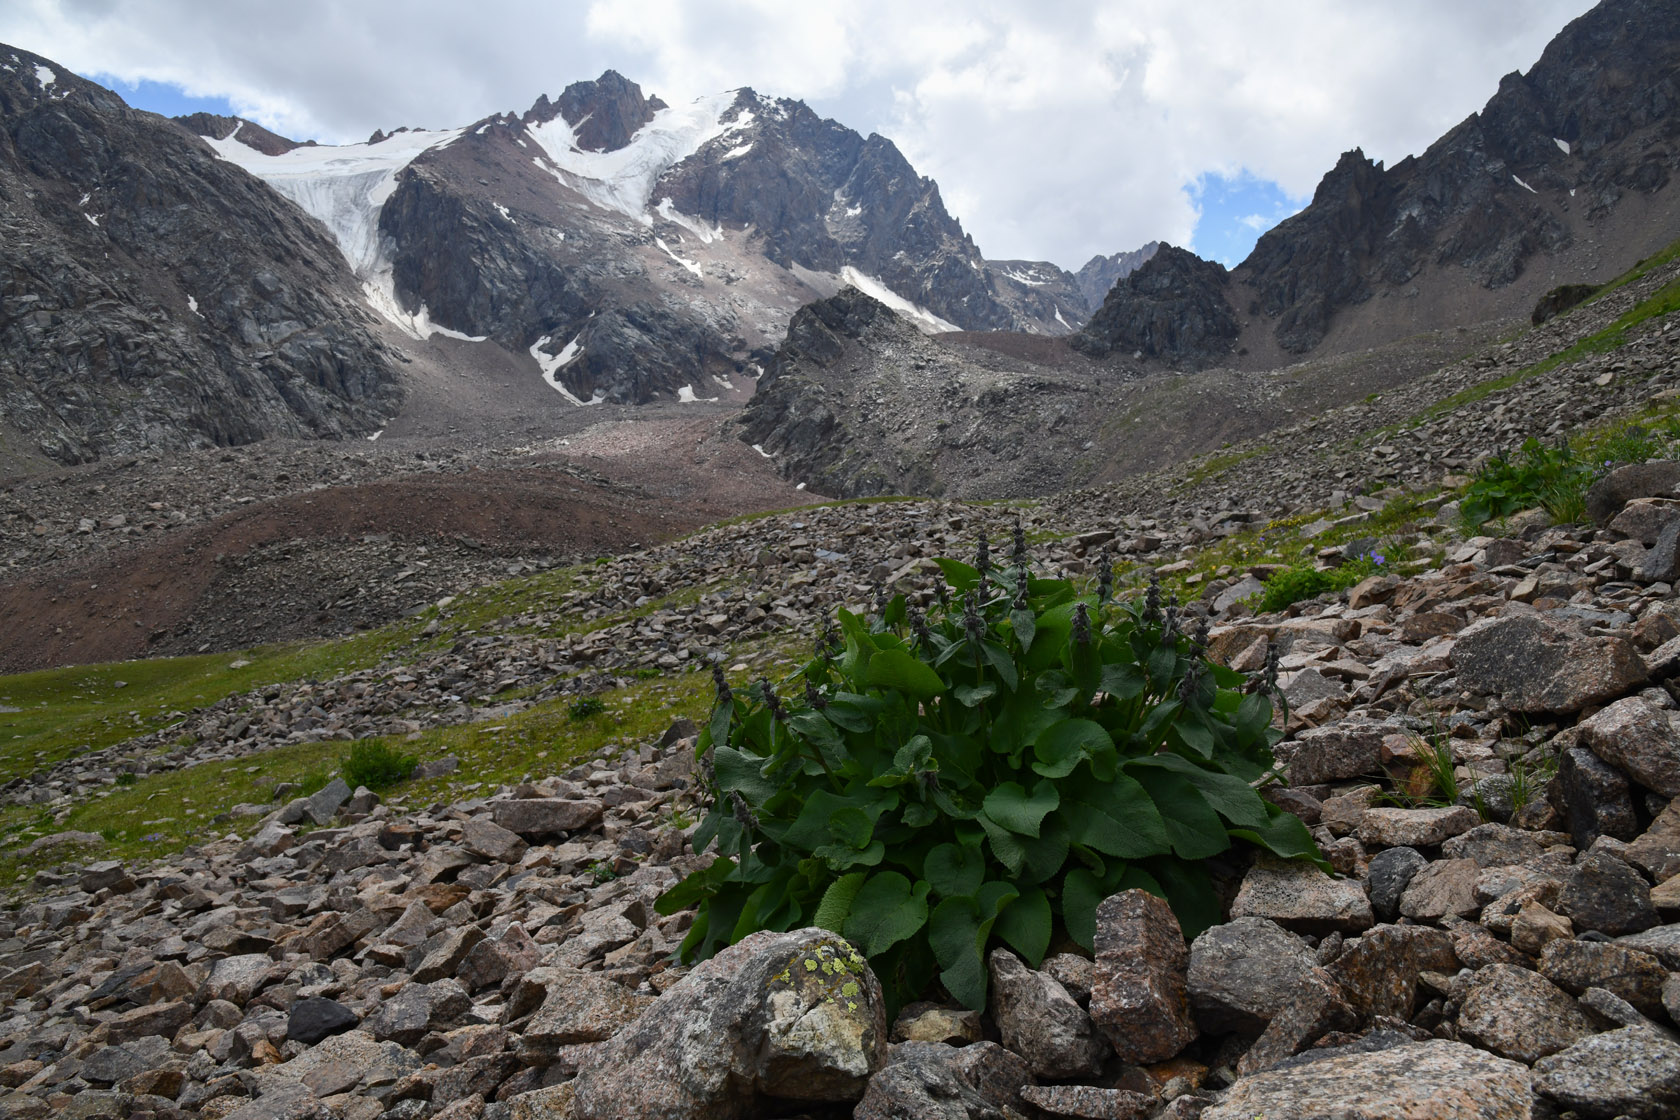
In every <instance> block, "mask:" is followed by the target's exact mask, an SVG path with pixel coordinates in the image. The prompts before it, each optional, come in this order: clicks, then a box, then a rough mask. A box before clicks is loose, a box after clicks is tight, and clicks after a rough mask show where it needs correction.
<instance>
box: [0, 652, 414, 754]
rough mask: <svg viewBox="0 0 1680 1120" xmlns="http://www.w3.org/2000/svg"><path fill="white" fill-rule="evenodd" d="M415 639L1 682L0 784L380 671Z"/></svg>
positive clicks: (82, 669)
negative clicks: (257, 701)
mask: <svg viewBox="0 0 1680 1120" xmlns="http://www.w3.org/2000/svg"><path fill="white" fill-rule="evenodd" d="M419 631H420V623H417V622H415V621H413V620H408V621H405V622H402V623H397V624H394V625H392V626H387V627H385V628H383V629H381V630H374V631H369V632H367V633H365V634H356V635H352V636H350V637H348V638H342V639H337V640H334V641H328V642H314V643H304V644H292V645H278V646H263V647H259V648H257V649H249V650H241V651H237V652H230V653H213V654H200V655H196V656H192V657H160V658H154V659H151V660H146V661H121V662H110V663H106V664H101V665H79V666H74V667H71V668H67V669H46V670H42V671H40V672H35V673H23V674H19V675H16V676H10V677H0V782H6V781H10V780H12V779H13V778H19V777H25V776H27V775H29V774H30V773H32V772H33V771H35V770H38V769H49V768H51V767H52V766H54V765H55V764H57V763H59V762H62V761H63V760H65V759H67V758H74V757H77V756H79V755H83V754H87V753H88V752H90V751H96V750H101V749H103V748H105V747H109V746H112V745H114V744H116V743H120V742H123V741H124V740H126V739H131V738H134V737H135V736H139V735H146V734H150V733H151V732H154V731H158V730H161V729H162V728H165V727H168V726H169V725H170V724H172V723H175V722H177V721H178V720H180V719H181V717H182V715H183V714H184V713H186V712H188V711H190V710H192V709H193V708H199V707H204V706H206V705H209V704H214V703H215V702H216V701H218V700H221V699H223V698H224V697H227V696H230V695H233V694H235V693H240V692H247V691H249V690H251V689H254V688H261V687H264V686H266V685H271V684H279V683H283V682H287V681H297V680H309V679H319V678H324V677H332V676H338V675H340V674H343V673H348V672H353V671H354V670H357V669H365V668H368V667H370V666H373V665H377V664H378V663H379V662H380V661H381V660H382V659H383V658H384V657H385V656H387V655H388V654H390V653H391V652H393V651H394V650H396V649H399V648H401V647H402V646H403V645H405V644H406V643H408V642H410V641H412V640H413V639H414V638H415V637H416V636H418V634H419ZM241 661H243V662H248V664H245V665H242V666H241V667H240V668H237V669H236V668H234V667H233V666H234V664H235V663H237V662H241ZM5 708H16V709H18V710H17V711H5V710H3V709H5Z"/></svg>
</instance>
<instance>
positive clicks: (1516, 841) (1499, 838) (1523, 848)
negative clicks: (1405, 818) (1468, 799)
mask: <svg viewBox="0 0 1680 1120" xmlns="http://www.w3.org/2000/svg"><path fill="white" fill-rule="evenodd" d="M1545 854H1546V849H1545V848H1544V847H1543V846H1541V844H1540V842H1539V841H1537V840H1535V839H1534V834H1533V833H1532V832H1528V831H1526V830H1524V829H1520V828H1512V827H1511V826H1510V825H1507V824H1500V823H1498V822H1496V821H1489V822H1488V823H1487V824H1479V825H1477V826H1476V827H1475V828H1472V829H1470V830H1469V831H1468V832H1465V833H1463V834H1462V835H1459V836H1454V837H1453V838H1452V839H1450V840H1448V841H1446V842H1445V843H1443V844H1442V845H1441V855H1443V856H1445V857H1446V858H1447V859H1469V860H1474V861H1475V862H1476V866H1477V867H1482V868H1488V867H1509V866H1512V865H1515V864H1524V863H1529V862H1531V861H1533V860H1537V859H1539V858H1540V857H1541V856H1543V855H1545ZM1371 862H1372V864H1373V865H1374V864H1375V863H1376V861H1375V860H1372V861H1371Z"/></svg>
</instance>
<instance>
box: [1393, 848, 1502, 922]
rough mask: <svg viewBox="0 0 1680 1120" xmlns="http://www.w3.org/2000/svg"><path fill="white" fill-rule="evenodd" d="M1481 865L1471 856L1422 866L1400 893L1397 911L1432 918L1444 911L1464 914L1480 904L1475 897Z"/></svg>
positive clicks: (1478, 907) (1444, 912) (1460, 915)
mask: <svg viewBox="0 0 1680 1120" xmlns="http://www.w3.org/2000/svg"><path fill="white" fill-rule="evenodd" d="M1480 874H1481V868H1479V867H1477V866H1476V861H1475V860H1470V859H1442V860H1436V861H1435V862H1434V863H1431V864H1429V865H1428V866H1427V867H1424V868H1422V869H1421V870H1419V871H1418V873H1417V874H1416V875H1413V876H1412V881H1411V882H1410V883H1408V884H1406V890H1405V892H1404V893H1403V894H1401V896H1400V913H1401V914H1403V915H1405V916H1406V917H1408V918H1412V919H1414V920H1417V921H1436V920H1438V919H1440V918H1443V917H1445V916H1446V915H1448V914H1453V915H1457V916H1458V917H1464V916H1466V915H1469V914H1474V913H1475V912H1476V911H1478V910H1480V909H1481V908H1482V906H1481V903H1480V902H1478V901H1477V900H1476V880H1477V879H1478V877H1479V876H1480Z"/></svg>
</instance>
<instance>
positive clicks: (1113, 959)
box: [1091, 890, 1196, 1063]
mask: <svg viewBox="0 0 1680 1120" xmlns="http://www.w3.org/2000/svg"><path fill="white" fill-rule="evenodd" d="M1095 949H1096V956H1097V961H1096V970H1095V974H1094V976H1093V977H1092V981H1091V1020H1092V1021H1093V1022H1095V1023H1096V1025H1097V1027H1098V1028H1099V1029H1100V1030H1101V1031H1102V1032H1103V1034H1105V1035H1106V1036H1107V1037H1108V1041H1109V1043H1110V1045H1112V1046H1113V1048H1114V1052H1115V1053H1116V1054H1118V1055H1120V1057H1121V1058H1122V1059H1124V1060H1125V1061H1128V1062H1134V1063H1139V1062H1156V1061H1161V1060H1162V1059H1164V1058H1170V1057H1172V1056H1173V1055H1175V1054H1177V1053H1178V1052H1179V1051H1180V1050H1182V1049H1184V1047H1185V1046H1187V1045H1189V1044H1190V1042H1191V1041H1193V1040H1194V1039H1195V1037H1196V1026H1195V1023H1194V1022H1193V1021H1192V1019H1191V1017H1190V997H1189V992H1188V989H1187V987H1186V984H1185V972H1186V969H1187V968H1188V967H1189V961H1190V953H1189V949H1188V948H1187V947H1186V946H1185V944H1184V934H1183V932H1182V931H1181V930H1180V928H1179V925H1178V919H1177V918H1176V917H1174V915H1173V912H1172V908H1171V907H1170V906H1168V905H1167V904H1166V903H1165V902H1164V901H1162V900H1161V899H1159V898H1156V897H1155V896H1154V895H1152V894H1150V893H1149V892H1147V891H1142V890H1130V891H1123V892H1121V893H1120V894H1117V895H1113V896H1112V897H1110V898H1107V899H1104V900H1103V903H1102V905H1100V906H1098V907H1097V933H1096V942H1095Z"/></svg>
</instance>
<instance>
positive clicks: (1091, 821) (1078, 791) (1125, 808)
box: [1061, 773, 1171, 859]
mask: <svg viewBox="0 0 1680 1120" xmlns="http://www.w3.org/2000/svg"><path fill="white" fill-rule="evenodd" d="M1061 816H1062V819H1063V820H1064V821H1066V822H1067V827H1068V837H1069V839H1071V840H1072V841H1073V842H1074V843H1076V844H1083V845H1085V846H1086V847H1088V848H1092V849H1094V850H1096V851H1099V852H1102V853H1103V854H1104V855H1110V856H1119V857H1120V858H1121V859H1140V858H1142V857H1144V856H1153V855H1161V854H1163V853H1165V852H1166V851H1167V850H1168V849H1169V848H1170V847H1171V844H1170V842H1169V841H1168V839H1167V826H1166V824H1165V822H1163V821H1162V820H1161V814H1160V812H1159V811H1157V810H1156V808H1155V802H1154V801H1153V800H1151V799H1150V797H1149V793H1148V791H1146V790H1145V789H1144V788H1143V786H1141V785H1139V784H1138V782H1137V780H1136V779H1134V778H1132V777H1130V776H1129V775H1126V774H1123V773H1122V774H1116V775H1115V776H1114V780H1113V781H1112V782H1073V783H1071V784H1070V786H1069V787H1068V788H1065V789H1064V790H1063V796H1062V808H1061Z"/></svg>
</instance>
